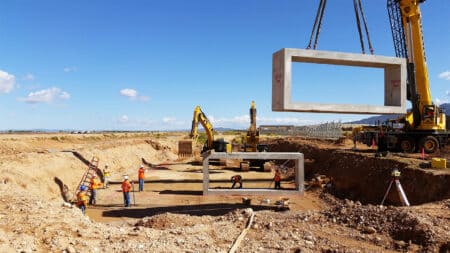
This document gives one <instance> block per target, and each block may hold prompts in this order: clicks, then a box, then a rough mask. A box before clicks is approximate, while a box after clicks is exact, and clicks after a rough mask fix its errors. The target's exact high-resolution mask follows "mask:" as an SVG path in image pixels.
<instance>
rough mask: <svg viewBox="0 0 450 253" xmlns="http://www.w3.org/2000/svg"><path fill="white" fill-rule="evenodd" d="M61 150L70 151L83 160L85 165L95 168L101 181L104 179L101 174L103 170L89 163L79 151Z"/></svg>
mask: <svg viewBox="0 0 450 253" xmlns="http://www.w3.org/2000/svg"><path fill="white" fill-rule="evenodd" d="M62 152H69V153H72V154H73V155H74V156H75V157H76V158H78V159H79V160H80V161H81V162H83V163H84V164H85V165H86V166H88V167H93V168H94V169H95V173H96V174H97V176H99V177H100V180H101V181H102V182H104V181H105V178H104V176H103V171H102V170H101V169H99V168H98V167H96V166H94V165H93V164H91V162H90V161H89V160H88V159H86V158H84V156H83V155H81V154H80V153H78V152H77V151H74V150H63V151H62Z"/></svg>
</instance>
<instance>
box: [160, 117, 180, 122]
mask: <svg viewBox="0 0 450 253" xmlns="http://www.w3.org/2000/svg"><path fill="white" fill-rule="evenodd" d="M175 121H177V119H176V118H174V117H164V118H163V122H164V123H171V122H175Z"/></svg>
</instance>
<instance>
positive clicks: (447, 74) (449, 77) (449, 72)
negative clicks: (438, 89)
mask: <svg viewBox="0 0 450 253" xmlns="http://www.w3.org/2000/svg"><path fill="white" fill-rule="evenodd" d="M439 78H441V79H444V80H449V81H450V70H447V71H444V72H442V73H440V74H439Z"/></svg>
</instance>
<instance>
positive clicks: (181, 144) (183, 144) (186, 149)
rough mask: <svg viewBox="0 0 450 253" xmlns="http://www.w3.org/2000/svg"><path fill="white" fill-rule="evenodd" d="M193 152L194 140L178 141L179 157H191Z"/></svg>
mask: <svg viewBox="0 0 450 253" xmlns="http://www.w3.org/2000/svg"><path fill="white" fill-rule="evenodd" d="M191 156H193V152H192V140H185V141H178V157H180V158H183V157H191Z"/></svg>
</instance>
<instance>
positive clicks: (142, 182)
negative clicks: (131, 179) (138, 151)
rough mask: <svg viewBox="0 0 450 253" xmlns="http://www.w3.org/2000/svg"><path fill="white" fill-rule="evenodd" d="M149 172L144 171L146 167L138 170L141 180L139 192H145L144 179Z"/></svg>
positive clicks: (142, 166)
mask: <svg viewBox="0 0 450 253" xmlns="http://www.w3.org/2000/svg"><path fill="white" fill-rule="evenodd" d="M146 171H147V170H146V169H144V165H141V167H139V170H138V179H139V191H140V192H141V191H144V179H145V172H146Z"/></svg>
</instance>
